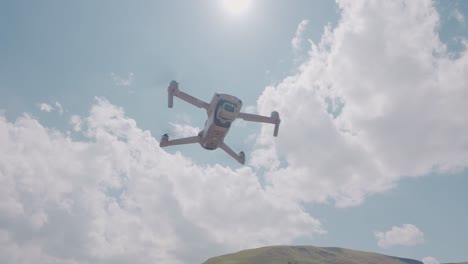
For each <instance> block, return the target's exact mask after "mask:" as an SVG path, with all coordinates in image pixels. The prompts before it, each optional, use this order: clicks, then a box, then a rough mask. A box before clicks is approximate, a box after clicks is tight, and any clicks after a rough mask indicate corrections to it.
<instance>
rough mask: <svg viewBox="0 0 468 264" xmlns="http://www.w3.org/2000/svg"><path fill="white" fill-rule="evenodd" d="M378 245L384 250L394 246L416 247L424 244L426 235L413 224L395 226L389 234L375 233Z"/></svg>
mask: <svg viewBox="0 0 468 264" xmlns="http://www.w3.org/2000/svg"><path fill="white" fill-rule="evenodd" d="M374 235H375V237H376V238H377V239H378V242H377V244H378V245H379V247H382V248H389V247H393V246H415V245H418V244H423V243H424V233H423V232H422V231H421V230H419V228H417V227H416V226H414V225H412V224H404V225H403V226H402V227H397V226H394V227H392V229H391V230H389V231H387V232H374Z"/></svg>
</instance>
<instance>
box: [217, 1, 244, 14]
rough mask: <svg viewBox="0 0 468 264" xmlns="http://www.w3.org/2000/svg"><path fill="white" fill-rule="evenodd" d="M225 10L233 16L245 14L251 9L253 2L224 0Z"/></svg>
mask: <svg viewBox="0 0 468 264" xmlns="http://www.w3.org/2000/svg"><path fill="white" fill-rule="evenodd" d="M222 1H223V5H224V8H225V9H226V10H227V11H228V12H229V13H231V14H232V15H242V14H245V13H246V12H247V11H248V10H249V7H250V2H251V0H222Z"/></svg>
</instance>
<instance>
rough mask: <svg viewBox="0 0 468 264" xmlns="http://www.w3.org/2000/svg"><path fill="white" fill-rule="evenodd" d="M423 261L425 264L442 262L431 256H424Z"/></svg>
mask: <svg viewBox="0 0 468 264" xmlns="http://www.w3.org/2000/svg"><path fill="white" fill-rule="evenodd" d="M421 261H422V263H424V264H440V262H439V261H438V260H437V259H435V258H434V257H431V256H428V257H424V258H423V259H422V260H421Z"/></svg>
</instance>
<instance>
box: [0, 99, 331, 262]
mask: <svg viewBox="0 0 468 264" xmlns="http://www.w3.org/2000/svg"><path fill="white" fill-rule="evenodd" d="M72 120H75V121H72V123H74V124H77V123H80V122H78V121H77V120H81V122H82V123H83V124H82V127H85V128H86V130H84V131H83V135H84V136H85V137H86V139H85V140H72V139H71V138H69V136H68V134H66V133H62V132H60V131H57V130H55V129H49V128H47V127H44V126H43V125H42V124H41V123H39V121H38V120H36V119H34V118H32V117H31V116H28V115H24V116H21V117H19V118H18V119H17V120H16V121H14V122H9V121H8V120H6V118H5V117H4V116H0V145H1V146H2V148H0V179H1V181H2V184H1V185H0V263H31V262H40V263H129V262H131V263H200V262H202V261H204V260H205V259H206V258H208V257H211V256H213V255H219V254H223V253H227V252H232V251H234V250H239V249H244V248H250V247H256V246H262V245H269V244H287V243H290V242H291V241H293V240H294V239H295V238H298V237H303V236H308V235H314V234H319V233H322V232H323V229H322V227H321V224H320V222H318V221H317V220H316V219H314V218H313V217H311V216H310V215H309V214H307V213H305V212H304V211H303V209H302V206H301V205H300V204H297V203H292V202H291V201H289V200H285V199H282V198H281V197H279V196H277V195H274V194H273V193H270V192H268V191H267V190H265V189H263V188H262V186H261V184H260V182H259V180H258V177H257V175H255V173H254V172H253V171H252V170H251V169H250V168H249V167H242V168H239V169H236V170H233V169H230V168H226V167H222V166H220V165H215V166H207V165H203V166H198V165H196V164H194V163H193V162H192V161H190V160H189V159H187V158H185V157H183V156H182V155H181V154H175V155H172V154H169V153H167V152H165V151H164V150H162V149H161V148H159V146H158V142H157V141H156V140H155V139H154V138H153V137H152V136H151V134H150V132H149V131H144V130H142V129H140V128H138V127H137V126H136V122H135V120H133V119H131V118H128V117H127V116H125V113H124V112H123V110H122V109H121V108H119V107H117V106H114V105H112V104H110V103H109V102H108V101H107V100H105V99H102V98H96V100H95V102H94V104H93V106H92V108H91V110H90V113H89V116H87V117H83V118H76V117H75V118H72ZM278 227H281V228H278Z"/></svg>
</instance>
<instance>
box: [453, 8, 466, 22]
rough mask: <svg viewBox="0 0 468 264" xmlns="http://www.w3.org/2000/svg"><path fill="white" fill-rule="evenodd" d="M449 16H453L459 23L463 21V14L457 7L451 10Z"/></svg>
mask: <svg viewBox="0 0 468 264" xmlns="http://www.w3.org/2000/svg"><path fill="white" fill-rule="evenodd" d="M451 16H452V17H453V18H455V20H457V21H458V23H460V24H463V23H465V16H464V15H463V14H462V13H461V12H460V10H458V9H455V10H453V12H452V15H451Z"/></svg>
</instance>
